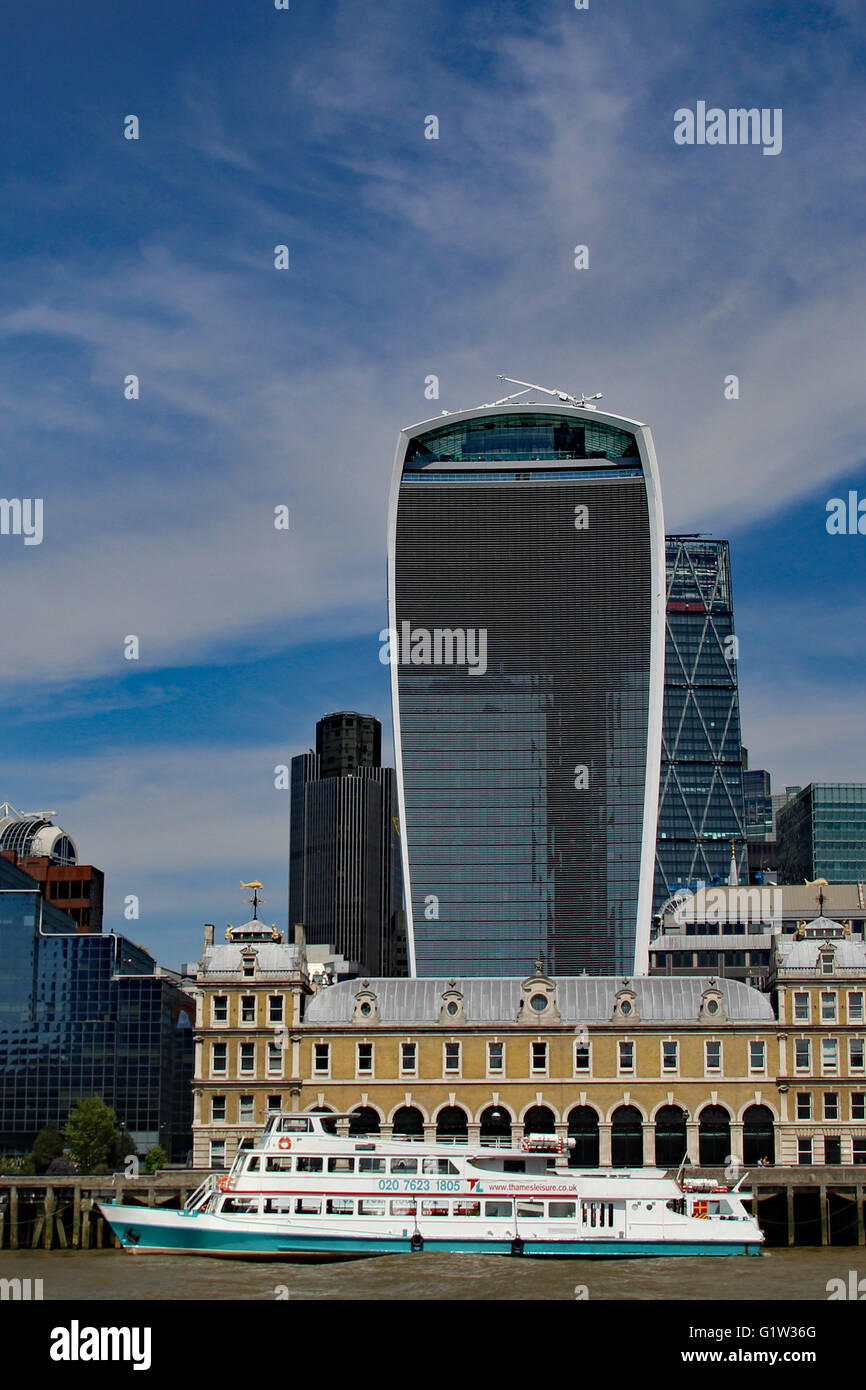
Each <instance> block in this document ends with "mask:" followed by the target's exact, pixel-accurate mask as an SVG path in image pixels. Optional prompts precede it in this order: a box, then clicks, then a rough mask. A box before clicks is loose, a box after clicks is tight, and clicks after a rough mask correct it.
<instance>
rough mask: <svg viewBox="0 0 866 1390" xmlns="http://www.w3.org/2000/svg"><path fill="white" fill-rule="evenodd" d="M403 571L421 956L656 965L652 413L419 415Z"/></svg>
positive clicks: (410, 901) (413, 883) (404, 449)
mask: <svg viewBox="0 0 866 1390" xmlns="http://www.w3.org/2000/svg"><path fill="white" fill-rule="evenodd" d="M388 571H389V619H388V621H389V628H388V631H387V634H383V637H384V636H385V635H387V638H388V653H387V657H384V656H383V659H387V660H390V663H391V682H392V701H393V709H394V729H395V756H396V764H397V779H398V793H399V798H400V830H401V847H402V853H403V870H404V876H405V885H406V900H407V901H406V908H407V932H408V937H409V954H410V968H411V970H412V973H414V974H418V975H448V974H452V973H453V974H463V975H516V974H520V975H522V974H525V973H526V971H527V969H529V968H531V965H532V962H533V961H534V960H535V959H536V958H537V957H538V956H539V955H541V956H542V958H543V959H544V962H545V966H546V968H547V970H548V971H549V972H551V973H558V974H579V973H580V972H581V971H582V970H586V971H588V972H589V973H591V974H612V973H620V972H625V973H628V974H631V973H635V972H639V971H642V970H645V969H646V962H647V947H648V942H649V928H650V922H651V915H652V876H653V859H654V853H655V833H656V814H657V804H658V777H659V758H660V748H661V712H662V698H663V680H664V602H663V600H664V524H663V519H662V510H661V500H660V494H659V485H658V474H657V468H656V462H655V454H654V450H653V445H652V438H651V436H650V432H649V430H648V429H646V427H644V426H642V425H639V424H636V423H635V422H633V421H628V420H624V419H621V418H620V417H617V416H610V415H602V414H601V413H600V412H598V411H595V410H593V409H592V408H590V407H585V406H574V407H569V406H563V405H561V404H556V405H554V404H551V405H538V406H531V407H528V406H526V405H525V404H522V405H515V406H512V407H508V406H506V407H502V406H495V407H493V406H491V407H482V408H481V409H479V410H475V411H467V412H462V413H460V414H458V415H452V416H449V417H448V419H447V420H446V421H443V419H442V417H441V416H439V417H438V418H437V419H435V420H430V421H426V422H424V423H422V424H420V425H416V426H414V427H412V428H410V429H407V430H404V431H403V432H402V434H401V436H400V440H399V444H398V449H397V456H396V460H395V467H394V475H393V480H392V487H391V500H390V513H389V539H388Z"/></svg>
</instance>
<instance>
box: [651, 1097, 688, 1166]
mask: <svg viewBox="0 0 866 1390" xmlns="http://www.w3.org/2000/svg"><path fill="white" fill-rule="evenodd" d="M655 1128H656V1152H655V1161H656V1167H657V1168H679V1166H680V1164H681V1163H682V1161H683V1159H684V1158H685V1156H686V1112H685V1110H683V1109H682V1107H681V1106H679V1105H663V1106H662V1107H661V1109H660V1110H657V1111H656V1126H655Z"/></svg>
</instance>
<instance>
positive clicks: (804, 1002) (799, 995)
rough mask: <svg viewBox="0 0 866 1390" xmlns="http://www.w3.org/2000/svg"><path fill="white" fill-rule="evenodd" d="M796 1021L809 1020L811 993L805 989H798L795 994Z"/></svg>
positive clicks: (803, 1021)
mask: <svg viewBox="0 0 866 1390" xmlns="http://www.w3.org/2000/svg"><path fill="white" fill-rule="evenodd" d="M794 1022H795V1023H808V1022H809V995H808V993H807V992H806V991H805V990H802V991H801V990H797V991H796V992H795V994H794Z"/></svg>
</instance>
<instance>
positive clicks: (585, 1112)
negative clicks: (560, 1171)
mask: <svg viewBox="0 0 866 1390" xmlns="http://www.w3.org/2000/svg"><path fill="white" fill-rule="evenodd" d="M568 1137H569V1139H573V1140H574V1148H573V1149H569V1153H568V1166H569V1167H570V1168H597V1167H598V1153H599V1144H598V1115H597V1114H596V1113H595V1111H594V1110H593V1109H592V1108H591V1107H590V1106H589V1105H576V1106H575V1107H574V1109H573V1110H570V1111H569V1114H568Z"/></svg>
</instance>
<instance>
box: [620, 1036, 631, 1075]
mask: <svg viewBox="0 0 866 1390" xmlns="http://www.w3.org/2000/svg"><path fill="white" fill-rule="evenodd" d="M619 1069H620V1071H634V1043H633V1042H621V1043H620V1044H619Z"/></svg>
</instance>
